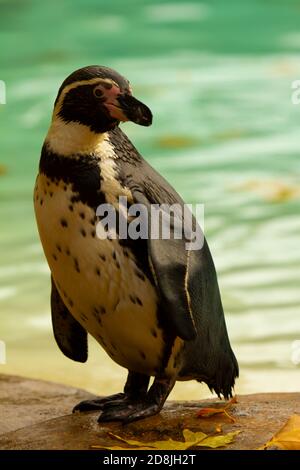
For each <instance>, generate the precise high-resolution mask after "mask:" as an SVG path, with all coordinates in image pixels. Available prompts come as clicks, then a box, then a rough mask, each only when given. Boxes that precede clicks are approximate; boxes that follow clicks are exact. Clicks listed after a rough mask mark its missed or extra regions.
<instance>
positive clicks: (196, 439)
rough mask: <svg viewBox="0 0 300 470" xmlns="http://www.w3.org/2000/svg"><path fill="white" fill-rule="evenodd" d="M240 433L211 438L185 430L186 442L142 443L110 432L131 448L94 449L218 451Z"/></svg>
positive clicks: (101, 447) (104, 447)
mask: <svg viewBox="0 0 300 470" xmlns="http://www.w3.org/2000/svg"><path fill="white" fill-rule="evenodd" d="M239 432H240V431H235V432H230V433H228V434H224V435H221V436H209V435H207V434H205V433H204V432H193V431H190V430H189V429H184V430H183V438H184V442H182V441H174V440H173V439H168V440H165V441H153V442H141V441H135V440H133V439H126V438H123V437H120V436H118V435H116V434H113V433H111V432H109V433H108V434H109V436H110V437H113V438H114V439H117V440H118V441H120V442H122V443H124V444H128V445H129V446H131V447H121V446H104V445H102V446H101V445H94V446H92V448H94V449H107V450H126V449H127V450H130V449H135V450H187V449H189V448H191V447H211V448H212V449H216V448H217V447H224V446H226V445H228V444H230V443H231V442H232V441H233V439H234V437H235V436H236V435H237V434H239Z"/></svg>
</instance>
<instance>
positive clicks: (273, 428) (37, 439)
mask: <svg viewBox="0 0 300 470" xmlns="http://www.w3.org/2000/svg"><path fill="white" fill-rule="evenodd" d="M89 397H91V394H89V393H88V392H85V391H83V390H78V389H74V388H72V387H67V386H64V385H58V384H54V383H50V382H43V381H37V380H30V379H26V378H20V377H14V376H8V375H0V416H1V429H0V434H1V436H0V449H3V450H4V449H6V450H8V449H10V450H26V449H28V450H29V449H31V450H33V449H45V450H46V449H47V450H50V449H64V450H67V449H78V450H89V449H91V446H93V445H107V446H109V445H112V446H113V445H116V441H115V440H113V439H111V438H110V437H109V436H108V434H107V432H108V431H111V432H114V433H116V434H120V435H121V436H126V437H128V438H131V439H132V438H134V439H138V440H142V441H145V442H147V441H149V440H151V441H152V440H163V439H168V438H169V437H172V438H173V439H177V440H181V436H182V430H183V429H184V428H189V429H190V430H192V431H203V432H205V433H207V434H210V433H215V429H216V426H218V425H221V427H222V431H223V432H224V433H227V432H231V431H241V433H240V434H239V435H238V436H237V437H236V440H235V442H233V443H232V444H231V445H229V446H228V447H227V449H257V448H258V447H260V446H261V445H263V444H264V443H265V442H267V441H268V440H269V439H270V438H271V437H272V436H273V435H274V434H275V433H276V432H277V431H278V430H279V429H280V428H281V427H282V426H283V424H284V423H285V422H286V421H287V419H288V418H289V417H290V416H291V415H292V414H294V413H300V394H298V393H272V394H267V393H266V394H254V395H243V396H239V397H238V403H237V404H236V405H233V406H232V407H231V410H230V413H231V415H232V416H233V417H234V418H235V419H236V422H235V423H232V422H231V421H230V420H229V419H228V418H226V417H225V416H223V415H215V416H212V417H210V418H201V419H199V418H197V417H196V413H197V411H198V410H199V409H200V408H201V407H212V406H214V407H222V402H220V401H216V400H202V401H199V402H196V401H186V402H175V401H170V402H168V403H167V404H166V406H165V408H164V410H163V411H162V412H161V413H160V414H159V415H158V416H154V417H152V418H147V419H145V420H143V421H138V422H136V423H132V424H130V425H128V426H122V425H121V424H119V423H108V424H105V425H101V426H100V425H99V424H98V423H97V417H98V414H99V413H98V412H90V413H86V414H75V415H72V414H70V413H71V410H72V407H73V406H74V405H75V404H76V403H77V402H79V401H80V400H82V399H85V398H89Z"/></svg>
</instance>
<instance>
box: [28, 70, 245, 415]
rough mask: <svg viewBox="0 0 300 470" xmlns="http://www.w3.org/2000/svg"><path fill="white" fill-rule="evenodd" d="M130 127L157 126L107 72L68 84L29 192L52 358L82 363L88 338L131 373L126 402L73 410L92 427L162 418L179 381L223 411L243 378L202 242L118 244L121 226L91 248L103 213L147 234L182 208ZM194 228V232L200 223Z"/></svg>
mask: <svg viewBox="0 0 300 470" xmlns="http://www.w3.org/2000/svg"><path fill="white" fill-rule="evenodd" d="M125 121H131V122H133V123H136V124H139V125H141V126H150V125H151V123H152V113H151V111H150V109H149V108H148V107H147V106H146V105H145V104H143V103H142V102H141V101H139V100H137V99H136V98H135V97H134V96H133V94H132V89H131V86H130V84H129V82H128V80H127V79H125V78H124V77H123V76H121V75H120V74H119V73H117V72H116V71H114V70H112V69H110V68H108V67H104V66H88V67H84V68H81V69H79V70H76V71H75V72H73V73H72V74H71V75H70V76H69V77H67V78H66V80H65V81H64V82H63V83H62V85H61V87H60V89H59V91H58V95H57V98H56V100H55V104H54V110H53V115H52V121H51V124H50V128H49V130H48V133H47V135H46V138H45V141H44V144H43V147H42V151H41V157H40V163H39V171H38V176H37V179H36V184H35V189H34V208H35V216H36V221H37V226H38V231H39V235H40V240H41V243H42V246H43V250H44V253H45V257H46V259H47V262H48V265H49V268H50V271H51V315H52V325H53V333H54V337H55V340H56V342H57V344H58V347H59V348H60V350H61V351H62V352H63V354H64V355H66V356H67V357H68V358H70V359H72V360H74V361H78V362H85V361H86V360H87V357H88V341H87V336H88V334H90V335H92V336H93V337H94V338H95V339H96V341H97V342H98V343H99V345H100V346H101V347H102V348H103V349H104V350H105V351H106V353H107V354H108V355H109V356H110V358H111V359H112V360H113V361H115V362H116V363H117V364H119V365H120V366H122V367H124V368H126V369H127V370H128V376H127V380H126V383H125V386H124V390H123V392H121V393H118V394H115V395H111V396H108V397H105V398H103V397H102V398H101V397H99V398H95V399H94V400H85V401H83V402H81V403H79V404H78V405H76V406H75V407H74V410H73V411H79V412H83V411H89V410H100V412H101V413H100V416H99V419H98V421H99V422H106V421H121V422H123V423H129V422H132V421H135V420H138V419H142V418H146V417H149V416H152V415H155V414H157V413H159V412H160V410H161V409H162V407H163V405H164V403H165V401H166V399H167V397H168V395H169V394H170V392H171V390H172V389H173V387H174V385H175V383H176V381H181V380H196V381H198V382H204V383H206V384H207V385H208V387H209V389H210V390H211V391H215V392H216V394H217V395H218V396H219V397H220V398H221V397H222V396H223V397H224V398H225V399H228V398H229V397H231V396H232V393H233V387H234V384H235V379H236V378H237V377H238V363H237V360H236V358H235V355H234V353H233V351H232V348H231V345H230V342H229V338H228V333H227V329H226V323H225V317H224V312H223V308H222V302H221V297H220V292H219V287H218V281H217V275H216V270H215V267H214V263H213V259H212V256H211V254H210V250H209V247H208V245H207V242H206V240H205V239H204V242H203V244H202V246H201V248H199V249H197V250H187V248H186V243H185V242H186V239H184V236H182V237H181V239H180V238H176V237H174V236H173V237H172V236H170V237H169V238H168V239H166V238H162V237H157V238H151V236H149V237H148V238H147V237H134V239H133V238H130V237H127V238H123V237H121V236H120V234H119V232H118V224H117V225H116V233H115V236H114V237H113V236H107V237H105V236H98V231H99V230H98V229H99V227H100V228H101V227H102V228H103V230H102V232H103V233H104V232H105V230H107V228H106V229H105V228H104V226H103V217H102V216H101V215H98V208H99V207H101V205H104V204H106V205H107V204H108V205H109V206H110V207H113V208H114V210H115V211H116V213H117V214H119V215H120V213H121V212H122V211H121V208H120V204H119V200H120V197H124V198H126V201H127V202H128V205H129V207H132V206H133V205H134V204H142V205H143V207H146V208H147V209H149V211H148V212H147V214H148V215H147V217H148V219H147V220H148V221H149V223H151V210H150V209H151V206H152V205H157V204H158V205H161V204H167V205H172V204H179V206H180V207H183V205H184V201H183V200H182V198H181V197H180V196H179V194H177V192H176V191H175V189H174V188H173V187H172V186H171V185H170V184H169V183H168V182H167V181H166V180H165V179H164V178H163V177H162V176H161V175H160V174H159V173H158V172H157V171H156V170H155V169H154V168H152V167H151V166H150V165H149V163H147V161H146V160H144V159H143V157H142V156H141V155H140V153H139V152H138V151H137V149H136V148H135V147H134V145H133V144H132V143H131V141H130V140H129V139H128V137H127V136H126V135H125V134H124V133H123V131H122V130H121V129H120V127H119V125H120V123H122V122H125ZM124 217H127V216H126V215H125V216H124ZM192 218H193V216H192ZM131 219H132V217H131ZM125 220H126V223H127V224H129V221H130V217H127V218H126V219H125ZM170 225H171V229H170V230H171V235H172V234H173V235H174V233H173V232H174V231H175V228H174V227H175V225H174V224H173V225H172V223H171V224H170ZM193 227H196V228H197V229H199V230H201V229H200V227H199V226H198V224H197V222H196V220H195V218H193ZM102 232H101V233H102ZM152 377H153V378H154V380H153V383H152V385H151V386H150V387H149V382H150V379H151V378H152Z"/></svg>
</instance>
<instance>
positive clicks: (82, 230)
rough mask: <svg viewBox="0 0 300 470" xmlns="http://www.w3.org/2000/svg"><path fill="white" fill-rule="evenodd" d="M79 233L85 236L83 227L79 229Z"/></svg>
mask: <svg viewBox="0 0 300 470" xmlns="http://www.w3.org/2000/svg"><path fill="white" fill-rule="evenodd" d="M80 233H81V235H82V236H83V237H86V231H85V230H84V228H82V229H80Z"/></svg>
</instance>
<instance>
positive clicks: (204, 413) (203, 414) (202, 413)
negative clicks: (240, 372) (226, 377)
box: [197, 396, 237, 423]
mask: <svg viewBox="0 0 300 470" xmlns="http://www.w3.org/2000/svg"><path fill="white" fill-rule="evenodd" d="M235 403H237V397H236V396H234V397H233V398H232V399H231V400H230V401H229V402H228V403H227V404H226V405H225V406H224V407H223V408H201V410H199V411H198V412H197V416H198V418H210V416H214V415H216V414H224V415H225V416H226V417H227V418H228V419H230V421H232V422H233V423H235V421H236V420H235V418H233V417H232V416H231V415H230V414H229V413H228V411H227V410H228V408H230V407H231V405H234V404H235Z"/></svg>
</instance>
